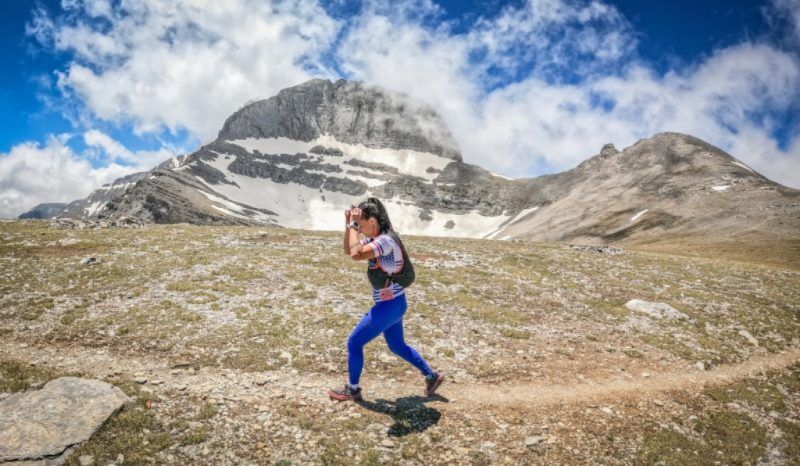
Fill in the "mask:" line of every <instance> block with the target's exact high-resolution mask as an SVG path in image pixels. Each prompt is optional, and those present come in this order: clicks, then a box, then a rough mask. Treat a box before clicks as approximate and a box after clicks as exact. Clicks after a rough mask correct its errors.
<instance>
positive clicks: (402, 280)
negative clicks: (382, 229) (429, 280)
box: [367, 230, 416, 290]
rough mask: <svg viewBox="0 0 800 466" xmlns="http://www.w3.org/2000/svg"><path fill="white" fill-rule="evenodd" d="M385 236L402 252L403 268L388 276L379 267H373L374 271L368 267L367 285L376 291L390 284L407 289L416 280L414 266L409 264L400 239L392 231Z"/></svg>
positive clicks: (409, 260) (409, 261)
mask: <svg viewBox="0 0 800 466" xmlns="http://www.w3.org/2000/svg"><path fill="white" fill-rule="evenodd" d="M386 234H387V235H389V236H390V237H391V238H392V239H393V240H395V241H396V242H397V245H398V246H400V250H401V251H402V252H403V268H402V269H401V270H400V271H399V272H397V273H393V274H391V275H390V274H388V273H386V272H384V271H383V269H381V268H380V267H375V268H374V269H372V268H369V267H368V268H367V278H369V283H370V285H372V288H374V289H376V290H380V289H383V288H386V287H387V286H389V285H391V284H392V283H397V284H398V285H400V286H402V287H403V288H408V287H409V286H411V284H412V283H414V278H416V277H415V275H414V266H413V265H412V264H411V259H409V258H408V253H407V252H406V247H405V246H403V242H402V241H400V237H399V236H397V233H395V232H394V231H393V230H389V231H387V232H386Z"/></svg>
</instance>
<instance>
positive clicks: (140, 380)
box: [133, 377, 147, 384]
mask: <svg viewBox="0 0 800 466" xmlns="http://www.w3.org/2000/svg"><path fill="white" fill-rule="evenodd" d="M133 381H134V382H136V383H138V384H145V383H147V377H136V378H135V379H133Z"/></svg>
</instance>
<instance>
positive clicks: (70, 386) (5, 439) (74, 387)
mask: <svg viewBox="0 0 800 466" xmlns="http://www.w3.org/2000/svg"><path fill="white" fill-rule="evenodd" d="M128 400H129V398H128V397H127V396H126V395H125V394H124V393H123V392H122V390H120V389H119V388H117V387H115V386H113V385H111V384H108V383H106V382H101V381H99V380H87V379H80V378H77V377H61V378H58V379H55V380H53V381H51V382H49V383H48V384H47V385H45V386H44V388H42V389H41V390H35V391H27V392H19V393H15V394H13V395H11V396H9V397H8V398H6V399H5V400H3V401H2V402H0V463H2V462H5V461H24V460H35V459H40V458H44V457H52V456H55V455H59V454H61V453H62V452H64V450H66V449H67V448H69V447H70V446H72V445H75V444H78V443H81V442H84V441H86V440H88V439H89V438H90V437H91V436H92V434H94V432H95V431H96V430H97V429H98V428H99V427H100V426H101V425H102V424H103V422H104V421H105V420H106V419H108V417H110V416H111V415H112V414H114V413H115V412H116V411H117V410H118V409H120V408H121V407H122V405H123V404H124V403H125V402H126V401H128Z"/></svg>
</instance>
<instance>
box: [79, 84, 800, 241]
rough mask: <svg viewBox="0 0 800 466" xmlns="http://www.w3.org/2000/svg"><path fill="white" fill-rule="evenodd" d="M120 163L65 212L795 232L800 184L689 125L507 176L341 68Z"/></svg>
mask: <svg viewBox="0 0 800 466" xmlns="http://www.w3.org/2000/svg"><path fill="white" fill-rule="evenodd" d="M136 175H141V176H139V177H138V178H137V179H136V180H135V182H134V183H133V186H131V185H130V184H127V183H119V184H118V183H117V182H115V183H114V184H112V185H111V186H114V185H115V184H118V187H120V186H124V189H116V190H114V191H113V193H114V196H113V197H112V196H106V197H97V196H95V198H94V200H92V202H91V203H90V205H91V207H92V208H91V209H89V210H87V207H86V204H87V202H88V200H91V199H92V196H94V195H95V193H93V195H92V196H89V198H87V200H84V202H83V204H82V205H81V207H82V208H83V209H84V210H83V213H82V214H81V213H80V212H78V213H77V214H76V213H75V212H76V209H75V208H73V209H72V210H71V211H69V212H68V214H67V216H81V215H83V216H84V217H97V218H101V219H113V218H120V217H134V218H136V219H139V220H142V221H149V222H156V223H179V222H187V223H196V224H243V225H251V224H252V225H274V226H286V227H292V228H304V229H312V230H320V229H322V230H325V229H328V230H334V229H339V228H340V223H341V219H340V217H341V215H340V211H341V210H343V209H345V208H347V207H348V206H349V205H351V204H353V203H356V202H358V201H359V200H360V199H363V198H364V197H367V196H368V195H373V196H377V197H379V198H381V199H384V200H385V201H386V203H387V206H388V208H389V211H390V214H391V215H392V219H393V223H394V224H395V226H396V227H397V228H398V230H399V231H401V232H403V233H409V234H422V235H434V236H466V237H478V238H480V237H483V238H490V239H503V240H507V239H525V240H533V241H571V242H576V241H577V242H584V243H617V242H629V241H651V240H653V239H657V238H659V237H664V236H670V235H682V236H686V235H688V236H696V237H703V238H713V237H714V235H719V234H722V233H725V234H726V235H727V236H730V235H731V234H745V233H752V232H759V233H763V234H765V235H767V236H770V235H771V236H776V235H777V236H779V237H782V238H783V237H791V236H792V235H793V234H796V232H797V231H800V221H799V220H798V218H800V214H798V213H799V212H800V191H798V190H794V189H792V188H787V187H783V186H780V185H778V184H776V183H774V182H772V181H770V180H768V179H766V178H765V177H763V176H762V175H760V174H758V173H756V172H755V171H753V170H752V169H751V168H750V167H747V166H746V165H745V164H743V163H742V162H741V161H739V160H738V159H736V158H734V157H732V156H731V155H729V154H727V153H725V152H724V151H722V150H721V149H719V148H717V147H715V146H713V145H711V144H708V143H707V142H705V141H702V140H700V139H698V138H696V137H693V136H690V135H684V134H680V133H671V132H665V133H658V134H656V135H654V136H652V137H650V138H646V139H642V140H640V141H638V142H637V143H635V144H633V145H631V146H630V147H627V148H624V149H623V150H622V151H619V150H617V149H616V148H615V147H614V145H613V144H606V145H605V146H603V148H602V149H601V150H600V152H599V153H598V154H597V155H595V156H593V157H590V158H588V159H586V160H584V161H583V162H581V163H580V164H578V165H577V166H576V167H574V168H572V169H570V170H566V171H564V172H561V173H556V174H548V175H542V176H539V177H535V178H528V179H508V178H505V177H501V176H497V175H494V174H492V173H490V172H489V171H487V170H485V169H483V168H481V167H479V166H476V165H471V164H468V163H464V162H463V161H462V160H461V155H460V150H459V149H458V145H457V143H456V142H455V140H454V139H453V138H452V135H451V134H450V132H449V130H447V128H446V126H445V125H444V122H443V121H442V120H441V118H440V117H439V116H438V115H437V114H436V113H435V111H434V110H433V109H432V108H431V107H430V106H428V105H426V104H424V103H419V102H415V101H413V99H411V98H409V97H408V96H407V95H405V94H401V93H395V92H392V91H389V90H386V89H382V88H379V87H377V86H369V85H365V84H363V83H353V82H348V81H343V80H339V81H336V82H331V81H328V80H319V79H317V80H311V81H308V82H306V83H302V84H300V85H298V86H295V87H292V88H287V89H284V90H282V91H280V92H279V93H278V94H277V95H276V96H273V97H271V98H269V99H264V100H259V101H255V102H253V103H250V104H249V105H246V106H244V107H242V108H241V109H239V110H237V111H236V112H235V113H234V114H232V115H231V116H230V117H229V118H228V119H227V120H226V122H225V124H224V125H223V127H222V129H221V130H220V132H219V136H218V138H217V139H216V140H215V141H212V142H211V143H209V144H206V145H204V146H203V147H201V148H200V149H198V150H197V151H195V152H194V153H192V154H187V155H184V156H181V159H180V161H179V162H177V163H175V162H173V163H165V164H161V165H159V166H158V167H156V168H155V169H153V170H151V171H149V172H145V173H144V174H136ZM131 176H134V175H131ZM118 181H119V180H118ZM100 201H105V204H104V205H103V206H102V209H99V208H98V206H99V204H98V202H100Z"/></svg>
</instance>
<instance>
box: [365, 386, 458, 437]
mask: <svg viewBox="0 0 800 466" xmlns="http://www.w3.org/2000/svg"><path fill="white" fill-rule="evenodd" d="M430 401H444V402H445V403H446V402H448V401H449V400H448V399H447V398H445V397H443V396H441V395H435V396H407V397H404V398H398V399H397V400H395V401H389V400H384V399H377V400H375V401H366V400H363V401H360V402H359V403H358V404H359V405H361V406H363V407H364V408H367V409H369V410H370V411H375V412H376V413H381V414H388V415H389V416H392V419H394V424H393V425H392V426H391V427H389V431H388V432H387V433H388V434H389V436H391V437H402V436H404V435H408V434H411V433H414V432H422V431H424V430H425V429H427V428H428V427H430V426H432V425H434V424H436V423H437V422H439V419H440V418H441V417H442V414H441V413H440V412H439V411H437V410H435V409H433V408H429V407H427V406H425V403H427V402H430Z"/></svg>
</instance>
